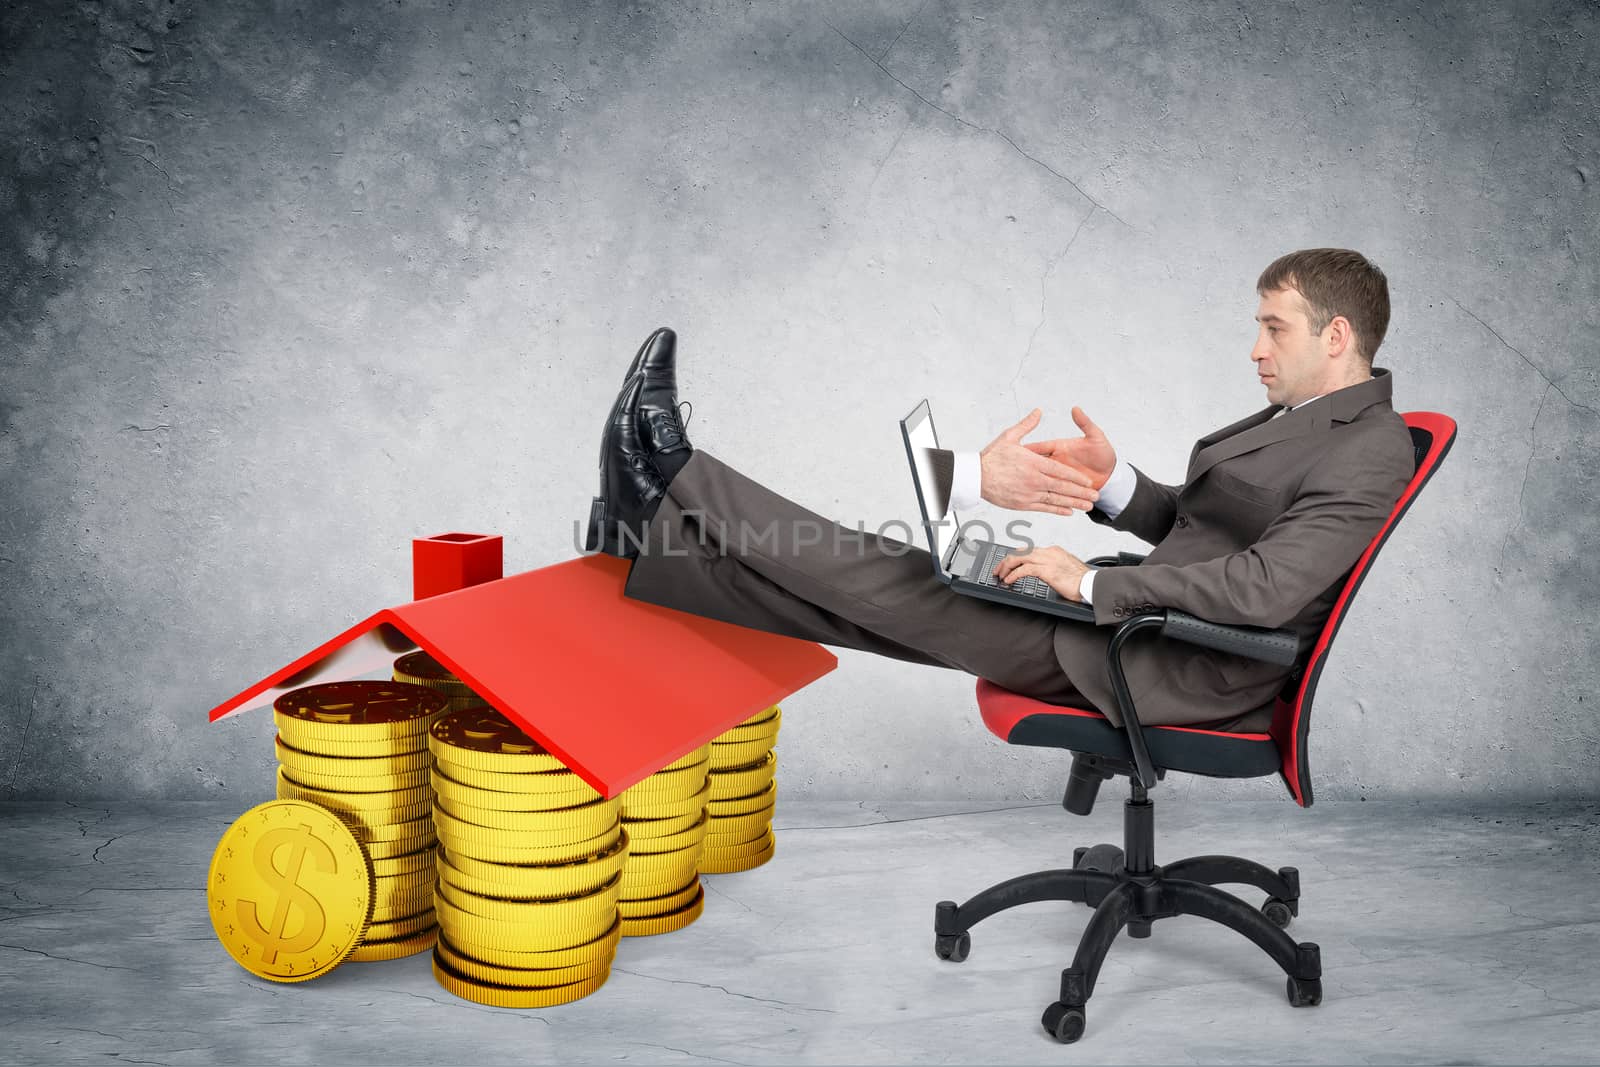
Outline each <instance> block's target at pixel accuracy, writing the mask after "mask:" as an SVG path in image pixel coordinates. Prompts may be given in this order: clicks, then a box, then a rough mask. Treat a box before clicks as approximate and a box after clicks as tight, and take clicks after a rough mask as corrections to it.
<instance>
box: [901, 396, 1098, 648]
mask: <svg viewBox="0 0 1600 1067" xmlns="http://www.w3.org/2000/svg"><path fill="white" fill-rule="evenodd" d="M900 434H901V436H902V437H904V438H905V442H906V459H907V460H908V461H909V462H910V464H911V481H912V483H913V484H914V485H915V486H916V489H917V507H918V508H920V509H921V510H922V529H923V530H924V531H925V532H926V533H927V535H928V551H929V553H930V554H931V555H932V556H933V573H934V575H935V576H936V577H937V578H938V579H939V580H940V581H941V582H943V583H944V584H945V585H947V586H949V587H950V588H951V589H953V590H954V591H955V592H957V593H961V594H962V595H964V596H975V597H982V598H983V599H984V600H993V601H995V602H996V603H999V604H1010V605H1012V606H1014V607H1019V608H1023V609H1025V610H1027V611H1042V612H1045V613H1046V614H1049V615H1062V616H1065V617H1067V618H1069V619H1076V620H1078V621H1080V622H1090V623H1092V622H1094V609H1093V608H1092V607H1090V606H1089V605H1087V604H1080V603H1079V602H1077V601H1076V600H1068V599H1066V598H1065V597H1063V596H1062V595H1061V594H1060V593H1057V592H1056V591H1055V590H1054V589H1052V588H1050V586H1048V585H1046V584H1045V583H1044V582H1043V581H1041V580H1040V579H1038V578H1033V577H1028V578H1018V579H1017V580H1016V581H1015V582H1013V583H1011V584H1010V585H1006V584H1004V583H1002V582H1001V581H1000V579H998V578H996V577H995V575H994V569H995V567H996V566H997V565H998V564H999V562H1000V561H1001V560H1002V559H1004V558H1005V557H1006V556H1008V555H1010V554H1011V553H1012V552H1016V551H1022V548H1021V546H1015V545H998V544H995V543H994V542H992V541H985V540H982V539H980V538H978V537H974V536H973V533H974V530H969V529H966V528H965V527H964V526H963V524H962V521H961V517H960V516H959V515H958V514H956V512H955V510H954V509H953V508H951V507H950V502H949V500H947V499H945V498H944V497H943V494H941V493H940V492H939V489H938V484H939V483H938V479H937V478H936V477H935V476H934V472H933V457H932V454H931V453H932V451H933V450H934V449H936V448H938V447H939V434H938V433H937V432H936V431H935V430H934V428H933V413H932V412H931V411H929V410H928V402H927V401H926V400H924V401H923V402H922V403H920V404H918V405H917V406H916V408H915V409H913V410H912V412H911V414H909V415H907V416H906V417H905V418H903V419H901V420H900ZM985 526H986V524H983V523H976V524H974V527H975V530H984V529H985ZM986 532H992V531H986Z"/></svg>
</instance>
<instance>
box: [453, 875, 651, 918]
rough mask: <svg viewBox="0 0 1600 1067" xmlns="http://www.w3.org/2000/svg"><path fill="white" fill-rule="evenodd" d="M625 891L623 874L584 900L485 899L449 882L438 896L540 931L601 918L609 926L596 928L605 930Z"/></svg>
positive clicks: (476, 912) (475, 912)
mask: <svg viewBox="0 0 1600 1067" xmlns="http://www.w3.org/2000/svg"><path fill="white" fill-rule="evenodd" d="M621 891H622V874H621V872H618V873H617V874H614V875H612V876H611V879H610V881H608V882H606V884H605V885H603V886H601V887H600V888H599V889H595V890H592V891H590V892H588V893H584V894H582V895H581V896H577V895H575V896H570V897H562V898H560V899H556V900H516V899H511V898H507V897H482V896H478V895H477V894H475V893H466V892H463V891H461V890H460V889H457V888H455V887H454V886H452V885H451V884H450V883H449V882H445V883H443V884H441V885H439V886H437V887H436V895H437V896H439V897H442V898H444V899H445V900H447V901H449V902H450V906H451V907H453V908H455V909H456V910H458V911H461V912H465V913H466V914H468V915H473V916H477V917H479V918H484V919H496V920H498V921H500V922H506V923H517V924H527V925H529V926H534V927H536V928H539V929H549V928H553V927H564V926H571V925H574V924H577V925H582V926H585V927H587V926H588V925H590V924H591V923H593V922H596V921H598V920H599V919H601V918H605V922H604V923H602V924H601V925H599V926H596V927H595V930H596V932H598V931H600V930H604V929H605V928H606V926H609V925H610V923H611V918H610V916H611V911H612V909H613V908H615V907H616V906H617V896H618V894H619V893H621Z"/></svg>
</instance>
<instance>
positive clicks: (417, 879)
mask: <svg viewBox="0 0 1600 1067" xmlns="http://www.w3.org/2000/svg"><path fill="white" fill-rule="evenodd" d="M433 879H434V870H433V865H432V864H429V865H428V866H426V867H420V868H418V869H417V870H414V871H406V872H404V873H402V874H386V875H379V876H377V877H376V878H374V879H373V882H372V888H373V890H374V891H375V892H376V893H377V894H378V898H377V899H378V900H379V901H385V900H393V899H394V898H396V897H400V896H405V895H406V894H407V893H409V892H411V891H413V890H416V889H418V887H421V886H432V885H433Z"/></svg>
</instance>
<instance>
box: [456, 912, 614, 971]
mask: <svg viewBox="0 0 1600 1067" xmlns="http://www.w3.org/2000/svg"><path fill="white" fill-rule="evenodd" d="M621 937H622V923H621V922H620V921H616V922H613V923H612V924H611V925H610V927H608V928H607V929H606V932H605V933H603V934H601V935H600V936H599V937H597V938H595V939H593V940H592V941H586V942H584V943H583V944H581V945H572V946H569V947H566V948H554V949H545V950H537V949H516V948H507V947H505V946H503V945H494V944H487V945H486V944H480V943H478V942H475V941H473V940H472V939H471V938H461V937H457V936H455V935H454V934H452V933H451V932H450V931H448V930H444V929H442V928H441V931H440V937H439V940H440V941H442V942H445V943H447V944H449V945H450V947H451V948H453V949H456V950H457V951H459V952H462V953H464V954H466V955H468V956H471V957H472V958H473V959H475V960H481V961H483V962H484V963H489V964H493V965H494V966H496V967H515V968H517V969H519V970H533V971H538V970H548V969H550V968H553V967H573V966H576V965H578V964H580V963H590V962H592V961H594V960H597V959H610V958H611V957H612V956H614V955H615V954H616V951H617V941H618V939H619V938H621Z"/></svg>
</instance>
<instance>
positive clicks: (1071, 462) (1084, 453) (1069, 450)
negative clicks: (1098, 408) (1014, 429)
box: [1022, 408, 1117, 489]
mask: <svg viewBox="0 0 1600 1067" xmlns="http://www.w3.org/2000/svg"><path fill="white" fill-rule="evenodd" d="M1072 421H1073V422H1075V423H1077V424H1078V429H1080V430H1082V431H1083V436H1082V437H1059V438H1057V439H1056V440H1054V441H1030V442H1028V443H1027V444H1025V445H1023V446H1022V447H1023V448H1026V449H1028V450H1029V451H1031V452H1033V453H1035V454H1036V455H1039V456H1043V457H1045V458H1047V459H1053V460H1055V461H1056V462H1058V463H1064V464H1067V465H1068V466H1071V467H1073V468H1075V469H1076V470H1078V471H1081V472H1083V473H1084V474H1086V475H1088V476H1089V483H1088V484H1089V485H1090V486H1092V487H1093V488H1095V489H1099V488H1100V487H1101V486H1102V485H1105V484H1106V479H1107V478H1109V477H1111V472H1112V471H1113V470H1115V469H1116V466H1117V450H1116V449H1114V448H1112V447H1111V442H1110V441H1107V440H1106V435H1105V434H1104V433H1102V432H1101V430H1100V427H1098V426H1096V425H1095V424H1094V421H1093V420H1092V419H1090V418H1089V416H1088V415H1086V414H1084V411H1083V409H1082V408H1073V409H1072Z"/></svg>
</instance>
